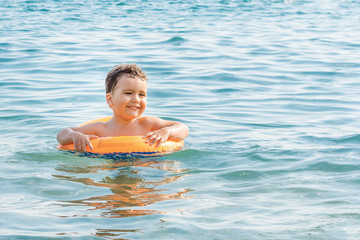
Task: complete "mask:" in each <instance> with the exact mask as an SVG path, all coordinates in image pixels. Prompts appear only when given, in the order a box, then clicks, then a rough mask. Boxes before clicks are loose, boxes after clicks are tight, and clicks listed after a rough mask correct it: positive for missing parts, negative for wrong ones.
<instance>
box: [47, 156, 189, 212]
mask: <svg viewBox="0 0 360 240" xmlns="http://www.w3.org/2000/svg"><path fill="white" fill-rule="evenodd" d="M56 170H57V171H60V172H62V173H66V174H57V175H53V176H54V177H56V178H57V179H60V180H67V181H73V182H79V183H82V184H85V185H89V186H95V187H102V188H108V189H110V190H111V192H110V193H109V194H105V195H99V196H95V197H93V196H92V197H88V198H84V199H78V200H71V201H63V203H64V204H63V206H87V207H89V208H88V210H89V211H95V212H93V213H95V214H91V215H95V216H99V215H100V216H101V217H107V218H124V217H133V216H143V215H151V214H157V213H163V212H162V211H160V210H155V209H137V208H138V207H144V206H149V205H151V204H153V203H156V202H159V201H165V200H175V199H184V198H187V196H184V194H186V193H188V192H189V191H190V190H189V189H181V190H180V191H179V189H176V190H175V192H174V189H162V188H160V186H163V185H165V184H169V183H172V182H175V181H177V180H179V179H180V178H183V177H184V176H185V171H184V169H181V168H180V167H179V162H176V161H172V160H161V159H160V160H156V159H155V160H154V159H147V160H144V159H137V160H132V161H125V162H102V164H99V165H95V166H94V165H93V166H78V165H61V166H59V167H58V168H57V169H56ZM97 179H98V180H97ZM91 193H93V192H91ZM81 216H88V215H87V214H85V215H84V214H81ZM63 217H69V216H63ZM71 217H79V215H78V214H76V215H72V216H71Z"/></svg>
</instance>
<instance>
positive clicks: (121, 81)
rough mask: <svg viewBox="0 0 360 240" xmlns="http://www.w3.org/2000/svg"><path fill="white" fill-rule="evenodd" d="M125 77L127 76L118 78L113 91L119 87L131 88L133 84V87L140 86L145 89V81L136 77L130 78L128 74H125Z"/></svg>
mask: <svg viewBox="0 0 360 240" xmlns="http://www.w3.org/2000/svg"><path fill="white" fill-rule="evenodd" d="M126 75H127V76H125V75H122V76H121V77H119V78H118V80H117V83H116V85H115V87H114V89H115V88H119V87H123V88H124V87H125V88H127V87H131V85H133V84H134V85H133V86H140V87H141V88H143V89H144V90H146V89H147V81H146V80H144V79H141V78H139V77H137V76H132V75H130V74H126Z"/></svg>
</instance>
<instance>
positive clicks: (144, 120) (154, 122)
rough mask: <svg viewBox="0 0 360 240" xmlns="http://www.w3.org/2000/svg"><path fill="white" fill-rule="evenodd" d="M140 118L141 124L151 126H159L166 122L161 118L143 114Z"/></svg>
mask: <svg viewBox="0 0 360 240" xmlns="http://www.w3.org/2000/svg"><path fill="white" fill-rule="evenodd" d="M138 120H139V122H140V124H141V125H143V126H148V127H149V128H157V127H159V126H161V125H162V124H163V122H164V120H162V119H161V118H158V117H154V116H141V117H140V118H139V119H138Z"/></svg>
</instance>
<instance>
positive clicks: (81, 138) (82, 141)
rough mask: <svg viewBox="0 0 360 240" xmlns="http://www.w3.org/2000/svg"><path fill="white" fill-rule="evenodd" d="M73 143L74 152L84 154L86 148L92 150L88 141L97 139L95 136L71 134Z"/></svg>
mask: <svg viewBox="0 0 360 240" xmlns="http://www.w3.org/2000/svg"><path fill="white" fill-rule="evenodd" d="M73 134H74V135H73V143H74V148H75V151H80V152H86V146H89V148H90V150H94V148H93V145H92V144H91V142H90V139H94V138H98V136H96V135H84V134H82V133H81V132H74V133H73Z"/></svg>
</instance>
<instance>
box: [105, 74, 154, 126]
mask: <svg viewBox="0 0 360 240" xmlns="http://www.w3.org/2000/svg"><path fill="white" fill-rule="evenodd" d="M106 101H107V103H108V104H109V106H110V108H112V110H113V112H114V115H115V116H116V117H119V118H121V119H123V120H125V121H129V120H132V119H134V118H137V117H139V116H140V115H141V114H142V113H143V112H144V111H145V108H146V103H147V82H146V81H144V80H141V79H140V78H138V77H135V78H133V77H131V76H130V75H129V74H125V75H123V76H121V78H120V79H118V82H117V84H116V85H115V88H114V89H113V91H112V92H111V93H108V94H106Z"/></svg>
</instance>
